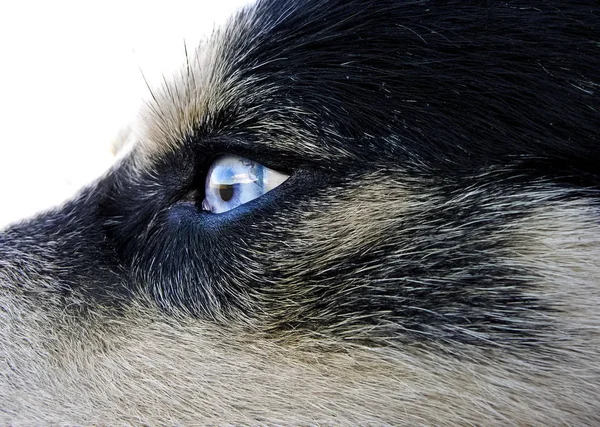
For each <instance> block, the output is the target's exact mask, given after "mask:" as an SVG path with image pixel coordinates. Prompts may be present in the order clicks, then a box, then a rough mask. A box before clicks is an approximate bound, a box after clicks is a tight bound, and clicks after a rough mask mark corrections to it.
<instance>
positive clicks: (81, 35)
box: [0, 0, 252, 227]
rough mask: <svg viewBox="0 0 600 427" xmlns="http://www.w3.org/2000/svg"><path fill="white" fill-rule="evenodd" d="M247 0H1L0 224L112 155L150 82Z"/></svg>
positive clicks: (57, 198)
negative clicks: (116, 141) (85, 0)
mask: <svg viewBox="0 0 600 427" xmlns="http://www.w3.org/2000/svg"><path fill="white" fill-rule="evenodd" d="M251 1H252V0H218V1H214V0H199V1H168V2H167V1H157V2H152V1H134V2H125V1H120V2H117V1H114V2H111V1H104V2H97V3H92V2H81V1H77V2H76V1H72V2H67V1H29V2H28V1H10V2H8V1H7V2H2V3H0V227H2V226H4V225H6V224H7V223H9V222H12V221H15V220H18V219H19V218H23V217H27V216H30V215H32V214H34V213H35V212H37V211H39V210H43V209H46V208H48V207H50V206H52V205H55V204H58V203H60V202H62V201H64V200H65V199H67V198H68V197H70V196H71V195H72V194H73V193H75V192H76V191H77V190H78V189H79V188H80V187H81V186H83V185H85V184H86V183H88V182H90V181H92V180H93V179H94V178H96V177H98V176H100V175H101V174H102V173H103V172H104V171H105V170H106V169H107V168H108V167H109V166H110V164H111V163H112V161H113V159H114V158H113V155H112V153H111V147H112V145H113V142H114V141H115V140H116V139H118V138H119V135H122V134H123V132H124V131H125V130H126V129H127V127H128V123H130V122H132V121H133V120H134V119H135V118H136V115H137V111H138V110H139V108H140V106H141V105H142V103H143V101H144V100H145V99H148V98H149V91H148V88H147V87H146V83H145V82H144V78H143V77H142V74H143V76H145V78H146V80H147V81H148V82H149V84H150V86H151V87H158V86H159V85H160V82H161V80H162V78H163V76H166V77H167V78H168V76H170V75H172V74H173V73H174V72H175V71H176V70H177V69H178V67H179V66H180V65H181V64H182V63H183V60H184V42H185V44H186V45H187V47H188V51H192V50H193V47H195V46H196V45H197V43H198V41H199V40H200V39H201V38H202V37H203V35H206V34H208V33H210V31H212V29H213V27H214V25H218V24H219V23H222V22H224V21H225V19H226V18H227V17H228V16H229V15H230V14H231V13H232V12H233V11H235V10H236V9H237V8H238V7H240V5H242V4H245V3H248V2H251Z"/></svg>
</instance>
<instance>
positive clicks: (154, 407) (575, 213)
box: [0, 0, 600, 426]
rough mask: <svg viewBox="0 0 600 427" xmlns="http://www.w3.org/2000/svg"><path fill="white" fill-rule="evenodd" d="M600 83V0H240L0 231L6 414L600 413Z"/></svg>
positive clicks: (285, 417)
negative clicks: (137, 107) (104, 152)
mask: <svg viewBox="0 0 600 427" xmlns="http://www.w3.org/2000/svg"><path fill="white" fill-rule="evenodd" d="M599 85H600V8H599V7H598V3H597V2H595V1H574V0H569V1H564V0H562V1H554V0H548V1H530V0H524V1H520V2H513V1H503V2H497V1H487V2H467V1H447V2H438V1H428V0H414V1H413V0H260V1H258V2H257V3H255V4H253V5H248V6H247V7H245V8H243V9H242V10H241V11H239V12H238V13H237V14H236V15H234V16H233V17H232V18H231V19H230V20H229V21H228V23H227V24H225V25H224V26H223V27H221V28H220V29H217V30H215V32H214V33H213V34H212V35H211V36H210V37H209V38H208V39H207V40H206V41H205V42H203V43H202V44H201V46H200V47H199V48H198V49H197V51H195V52H194V53H192V52H190V54H189V55H188V56H187V62H186V63H185V64H184V66H183V68H182V71H181V72H180V73H179V74H177V75H176V76H174V78H173V79H172V80H170V81H168V82H166V83H165V84H164V85H163V87H161V88H158V89H155V90H153V92H152V94H153V96H152V100H151V101H150V102H149V103H148V104H147V106H146V108H145V110H144V112H143V113H142V116H141V117H142V125H141V127H140V129H139V132H138V133H137V137H136V142H135V144H134V145H133V147H132V148H131V150H130V151H129V152H128V153H127V154H126V155H125V156H124V157H123V158H122V159H121V160H120V161H119V162H118V163H117V164H116V165H114V167H112V169H110V170H109V171H108V172H107V173H106V174H105V175H104V176H103V177H102V178H100V179H99V180H97V181H96V182H95V183H94V184H91V185H89V186H88V187H86V188H84V189H83V190H81V192H80V193H79V194H78V195H77V196H76V197H74V198H73V199H72V200H71V201H68V202H66V203H65V204H64V205H63V206H61V207H59V208H55V209H52V210H50V211H48V212H46V213H43V214H40V215H38V216H37V217H35V218H33V219H30V220H26V221H22V222H20V223H17V224H15V225H12V226H10V227H9V228H8V229H6V230H5V231H4V232H3V233H2V234H0V424H2V425H294V426H297V425H305V426H308V425H372V426H380V425H398V426H402V425H406V426H414V425H437V426H443V425H530V426H536V425H600V310H599V309H598V306H599V305H600V261H599V260H600V137H599V135H600V86H599ZM32 119H33V118H32ZM84 138H85V135H83V136H82V139H84Z"/></svg>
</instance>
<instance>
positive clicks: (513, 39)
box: [139, 0, 600, 171]
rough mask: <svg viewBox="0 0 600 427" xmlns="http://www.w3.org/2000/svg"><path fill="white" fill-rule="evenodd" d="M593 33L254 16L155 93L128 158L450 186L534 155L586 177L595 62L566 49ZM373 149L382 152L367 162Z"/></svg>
mask: <svg viewBox="0 0 600 427" xmlns="http://www.w3.org/2000/svg"><path fill="white" fill-rule="evenodd" d="M595 22H597V13H596V11H590V9H589V8H588V7H585V5H582V6H574V5H572V4H569V5H568V10H567V9H566V8H563V7H562V5H561V3H560V2H549V3H544V4H543V5H539V4H537V3H536V4H535V5H532V6H531V7H528V6H527V5H525V4H522V5H521V6H519V12H518V13H515V12H514V8H513V6H511V5H510V4H504V3H502V4H496V5H494V6H493V7H490V8H485V7H480V6H478V5H475V4H471V3H465V2H429V1H402V2H399V1H394V0H379V1H366V2H365V1H358V0H350V1H348V0H343V1H342V0H333V1H322V0H302V1H292V0H282V1H277V0H264V1H261V2H258V3H257V4H256V5H253V6H248V7H247V8H246V9H243V10H242V11H241V12H240V13H238V14H237V15H236V16H235V17H234V18H233V19H231V20H230V21H229V22H228V23H227V24H226V25H225V26H224V27H223V28H221V29H219V30H217V31H216V32H215V33H214V34H213V35H212V36H211V37H210V38H209V39H208V40H207V41H206V42H205V43H204V44H203V45H202V46H200V48H199V49H198V51H197V52H196V53H195V54H193V55H190V57H189V58H188V63H187V64H186V65H185V66H184V68H183V70H182V72H181V74H180V75H179V76H178V77H177V78H175V79H174V81H173V82H172V83H165V85H164V86H163V87H162V88H161V89H160V90H158V91H155V92H154V94H153V100H152V101H151V102H150V103H149V105H148V107H147V109H148V114H147V115H145V117H144V121H145V130H144V131H143V132H142V135H141V138H140V149H139V151H141V152H142V154H143V157H144V158H146V159H148V158H150V159H152V158H156V157H157V156H158V157H160V156H162V155H165V154H167V153H169V152H171V151H173V150H176V149H178V147H180V146H181V145H182V144H184V143H185V142H189V141H190V140H191V141H195V142H198V141H200V142H201V141H203V140H206V139H207V138H218V137H227V138H233V139H236V140H238V139H239V140H240V141H241V143H244V142H247V141H248V140H250V139H251V140H252V145H253V147H254V148H256V149H259V150H260V146H261V144H263V145H265V146H268V147H277V149H279V150H282V151H292V152H296V153H299V154H300V155H301V156H302V157H304V158H312V159H318V160H327V159H335V161H340V159H342V158H347V157H348V156H355V155H356V154H357V153H359V154H360V156H361V157H363V156H365V155H367V156H379V157H381V156H382V155H383V153H385V154H384V155H385V157H387V158H388V159H395V160H396V161H400V162H402V163H403V164H404V163H413V164H422V163H423V162H425V163H428V162H429V163H436V165H437V167H438V168H447V169H448V170H452V171H455V170H460V169H468V170H473V168H478V167H480V166H481V165H482V164H489V163H490V162H494V161H499V162H503V163H504V162H505V161H506V158H514V157H517V156H540V155H543V156H544V157H547V158H554V159H564V158H571V159H576V161H580V162H582V163H588V164H589V163H592V165H590V166H591V167H596V166H598V165H597V164H596V161H595V160H594V159H597V156H595V153H596V151H597V144H598V135H597V133H596V132H595V129H594V126H595V125H594V123H595V121H596V119H597V117H596V114H597V111H598V109H599V108H600V106H599V100H598V96H597V94H596V93H595V89H596V88H597V84H598V82H597V81H595V80H594V78H595V76H596V74H597V72H596V70H595V67H596V66H597V65H598V59H597V58H598V56H599V55H598V52H597V47H595V46H594V45H593V43H587V44H582V43H581V38H580V34H581V32H582V31H584V32H586V33H588V34H589V35H590V37H591V38H590V40H592V39H593V37H594V35H595V36H596V37H597V36H598V34H597V26H595ZM565 23H567V24H565ZM490 52H493V54H491V53H490ZM557 93H560V94H564V96H560V97H556V96H555V94H557ZM558 99H560V102H558ZM540 105H544V108H543V109H540V108H539V106H540ZM466 118H468V119H466ZM541 123H543V125H540V124H541ZM382 138H383V139H385V138H396V141H395V143H393V144H385V146H386V150H385V151H384V152H382ZM398 139H399V141H398ZM340 140H343V141H344V143H343V145H342V144H339V143H334V141H338V142H339V141H340ZM342 146H343V148H342Z"/></svg>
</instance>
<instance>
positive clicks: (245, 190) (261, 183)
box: [202, 154, 289, 214]
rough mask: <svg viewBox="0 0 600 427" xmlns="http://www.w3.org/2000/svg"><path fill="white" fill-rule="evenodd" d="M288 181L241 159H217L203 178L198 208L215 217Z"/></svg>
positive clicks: (263, 167)
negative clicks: (199, 206)
mask: <svg viewBox="0 0 600 427" xmlns="http://www.w3.org/2000/svg"><path fill="white" fill-rule="evenodd" d="M288 178H289V175H285V174H283V173H281V172H277V171H275V170H273V169H269V168H268V167H266V166H264V165H261V164H260V163H256V162H254V161H252V160H249V159H246V158H244V157H240V156H235V155H233V154H226V155H223V156H220V157H218V158H217V159H215V161H214V162H213V164H212V165H211V167H210V169H209V170H208V174H207V175H206V183H205V186H204V194H205V199H204V200H203V201H202V209H203V210H205V211H208V212H212V213H217V214H218V213H223V212H227V211H230V210H232V209H235V208H237V207H238V206H240V205H243V204H244V203H248V202H250V201H252V200H254V199H257V198H259V197H260V196H262V195H263V194H265V193H267V192H269V191H271V190H272V189H274V188H276V187H279V186H280V185H281V184H283V183H284V182H285V181H286V180H287V179H288Z"/></svg>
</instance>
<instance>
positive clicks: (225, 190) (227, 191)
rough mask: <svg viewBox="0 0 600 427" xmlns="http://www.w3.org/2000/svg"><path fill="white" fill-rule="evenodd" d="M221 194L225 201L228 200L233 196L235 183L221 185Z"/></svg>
mask: <svg viewBox="0 0 600 427" xmlns="http://www.w3.org/2000/svg"><path fill="white" fill-rule="evenodd" d="M219 196H221V199H222V200H223V201H224V202H228V201H230V200H231V198H232V197H233V185H228V184H221V185H219Z"/></svg>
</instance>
